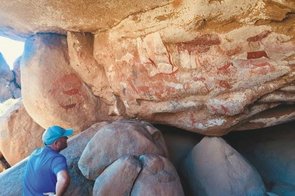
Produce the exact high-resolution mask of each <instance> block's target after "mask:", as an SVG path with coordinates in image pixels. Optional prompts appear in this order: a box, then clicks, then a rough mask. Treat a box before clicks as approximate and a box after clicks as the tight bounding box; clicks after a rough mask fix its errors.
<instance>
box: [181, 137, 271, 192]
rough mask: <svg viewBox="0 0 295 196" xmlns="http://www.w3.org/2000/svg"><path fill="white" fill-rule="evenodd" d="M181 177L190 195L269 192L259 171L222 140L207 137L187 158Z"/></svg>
mask: <svg viewBox="0 0 295 196" xmlns="http://www.w3.org/2000/svg"><path fill="white" fill-rule="evenodd" d="M182 175H183V176H184V178H183V179H184V180H185V182H183V183H184V184H187V185H189V187H188V188H189V190H188V191H189V193H190V194H189V195H245V196H246V195H257V196H258V195H259V196H262V195H264V194H265V191H266V190H265V187H264V184H263V182H262V179H261V177H260V175H259V174H258V172H257V171H256V170H255V169H254V168H253V167H252V166H251V165H250V164H249V163H248V162H247V161H246V160H245V159H244V158H243V157H242V156H241V155H240V154H239V153H238V152H237V151H236V150H234V149H233V148H232V147H231V146H229V145H228V144H227V143H226V142H225V141H224V140H223V139H222V138H216V137H213V138H209V137H204V138H203V139H202V140H201V142H200V143H199V144H197V145H196V146H195V147H194V148H193V149H192V151H191V152H190V153H189V154H188V156H187V157H186V158H185V160H184V162H183V165H182ZM186 194H188V193H186Z"/></svg>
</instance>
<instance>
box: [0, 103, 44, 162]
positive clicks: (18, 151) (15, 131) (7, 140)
mask: <svg viewBox="0 0 295 196" xmlns="http://www.w3.org/2000/svg"><path fill="white" fill-rule="evenodd" d="M43 131H44V128H42V127H41V126H40V125H38V124H37V123H36V122H34V120H33V119H32V118H31V117H30V116H29V114H28V113H27V112H26V110H25V108H24V106H23V103H22V100H21V99H18V100H17V101H16V102H15V103H14V104H12V105H11V106H10V107H9V108H8V109H7V110H6V112H4V114H2V115H1V117H0V135H1V137H0V151H1V152H2V154H3V156H4V157H5V159H6V160H7V162H8V163H9V164H10V165H14V164H16V163H17V162H19V161H21V160H22V159H24V158H25V157H27V156H28V155H29V154H30V153H31V152H32V151H33V150H34V149H35V148H37V147H41V146H42V140H41V137H42V133H43Z"/></svg>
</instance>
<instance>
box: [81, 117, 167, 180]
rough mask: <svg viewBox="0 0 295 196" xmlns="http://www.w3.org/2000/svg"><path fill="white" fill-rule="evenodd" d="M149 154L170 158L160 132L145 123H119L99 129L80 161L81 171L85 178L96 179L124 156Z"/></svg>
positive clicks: (126, 121) (125, 121)
mask: <svg viewBox="0 0 295 196" xmlns="http://www.w3.org/2000/svg"><path fill="white" fill-rule="evenodd" d="M149 153H151V154H158V155H162V156H166V157H167V156H168V152H167V149H166V144H165V141H164V138H163V136H162V134H161V132H160V131H159V130H158V129H156V128H155V127H153V126H152V125H151V124H149V123H146V122H143V121H131V120H120V121H115V122H113V123H110V124H108V125H106V126H104V127H102V128H101V129H100V130H98V132H97V133H96V134H95V136H94V137H93V138H92V139H91V140H90V141H89V143H88V144H87V146H86V147H85V149H84V151H83V153H82V155H81V158H80V160H79V168H80V170H81V172H82V173H83V175H84V176H85V177H87V178H88V179H92V180H95V179H96V178H97V177H98V176H99V175H100V174H101V173H102V172H103V170H104V169H105V168H106V167H107V166H108V165H110V164H111V163H113V162H114V161H116V160H117V159H119V158H120V157H121V156H127V155H134V156H139V155H142V154H149Z"/></svg>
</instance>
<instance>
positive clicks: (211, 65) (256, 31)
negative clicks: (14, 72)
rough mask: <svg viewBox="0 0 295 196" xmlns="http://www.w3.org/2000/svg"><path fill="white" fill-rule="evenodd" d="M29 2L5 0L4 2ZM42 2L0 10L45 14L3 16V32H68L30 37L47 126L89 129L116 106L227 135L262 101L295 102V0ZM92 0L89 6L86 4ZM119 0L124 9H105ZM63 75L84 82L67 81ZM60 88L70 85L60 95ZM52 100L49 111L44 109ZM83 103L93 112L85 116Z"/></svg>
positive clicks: (41, 119)
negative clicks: (63, 34) (289, 0)
mask: <svg viewBox="0 0 295 196" xmlns="http://www.w3.org/2000/svg"><path fill="white" fill-rule="evenodd" d="M121 3H122V2H121ZM31 4H32V3H31V2H30V1H28V0H27V1H24V2H22V3H18V4H17V5H16V4H15V2H14V1H12V2H11V3H7V2H6V3H5V2H4V3H3V9H4V8H7V10H12V9H16V8H15V7H22V6H24V5H31ZM131 4H132V5H131ZM12 5H13V6H15V7H13V6H12ZM41 5H43V3H37V4H36V3H34V4H32V5H31V9H29V11H26V12H19V13H13V14H9V13H8V12H7V10H4V11H3V13H1V15H0V18H1V17H2V18H4V19H5V18H6V17H11V15H13V16H14V17H13V18H14V19H17V20H19V21H22V20H23V16H24V15H26V14H28V13H30V12H34V14H35V15H36V16H37V15H38V16H39V17H35V18H32V17H30V19H27V21H26V22H27V23H26V24H27V26H26V25H24V24H23V23H19V22H18V23H11V20H3V21H2V22H0V29H1V25H2V26H3V25H4V26H5V28H2V32H3V33H18V35H19V36H28V35H31V34H32V32H60V33H62V32H63V33H65V34H67V40H65V38H61V37H62V36H61V37H60V40H62V41H54V42H52V43H46V41H45V40H50V39H52V40H53V39H57V37H58V36H54V35H51V36H52V38H50V37H51V36H49V35H38V36H35V37H32V38H29V39H28V41H27V47H26V48H27V49H26V50H28V51H27V52H26V53H27V55H25V57H24V59H25V64H26V65H27V67H28V65H30V64H33V65H30V66H31V67H35V68H36V69H34V73H35V74H34V76H35V75H36V76H35V78H42V81H43V82H44V83H46V82H47V83H48V84H50V85H49V88H46V87H44V85H43V86H42V85H40V86H42V87H38V88H32V89H34V90H31V91H34V93H33V92H30V94H31V96H34V97H38V100H39V101H38V102H37V101H34V104H33V103H27V101H26V100H28V99H29V98H24V104H25V107H26V108H27V110H28V112H29V113H30V115H32V117H33V118H34V119H35V120H36V122H38V123H39V124H41V125H42V126H48V124H52V123H53V122H54V123H55V124H60V125H63V126H66V127H68V126H70V125H71V124H74V125H75V127H76V128H77V129H80V130H81V129H83V128H86V127H88V126H90V125H91V124H92V123H94V122H98V121H103V120H108V119H113V118H115V117H113V116H116V118H118V117H124V118H138V119H143V120H145V121H149V122H155V123H162V124H168V125H172V126H176V127H179V128H182V129H185V130H189V131H194V132H199V133H201V134H205V135H223V134H225V133H227V132H229V131H231V130H233V129H236V128H238V127H239V125H240V123H243V122H247V121H248V119H249V118H250V117H251V116H253V115H255V114H258V113H260V112H262V111H265V110H268V109H271V108H273V107H275V106H278V105H280V104H281V103H286V102H287V103H289V104H293V105H294V100H295V98H294V97H295V95H294V94H295V93H294V91H293V90H292V88H294V80H295V73H294V64H295V59H294V56H295V41H294V40H295V39H294V35H295V28H294V25H293V24H294V21H295V17H294V10H295V5H294V3H291V2H285V1H284V2H276V3H273V1H263V0H251V1H246V0H240V1H236V2H231V1H200V2H199V1H198V2H196V1H194V0H185V1H172V2H155V1H150V2H149V3H142V2H139V1H132V3H130V2H128V3H127V2H124V3H122V4H120V1H119V2H112V3H108V6H105V2H100V1H99V2H95V3H93V4H92V3H91V6H90V2H86V3H85V5H84V4H83V5H84V6H80V2H78V1H72V2H71V4H68V3H61V2H57V1H52V2H50V3H48V5H47V6H50V7H51V8H52V10H51V9H50V11H48V13H47V15H46V14H45V13H46V12H42V9H43V8H42V6H41ZM40 6H41V7H40ZM76 6H77V7H76ZM37 7H38V10H35V9H36V8H37ZM86 7H87V8H89V9H90V10H88V11H89V12H86V13H85V12H84V11H82V10H84V9H85V8H86ZM114 7H116V9H115V10H116V14H114V13H113V12H110V13H111V14H110V13H109V11H108V13H106V12H107V10H108V9H109V8H114ZM120 8H121V9H120ZM119 9H120V10H119ZM90 12H91V13H92V14H91V15H90V14H89V13H90ZM82 13H83V14H82ZM73 14H74V15H73ZM111 15H112V16H111ZM90 16H91V17H92V20H89V17H90ZM56 17H61V18H63V19H64V20H56ZM71 17H73V18H71ZM70 18H71V19H70ZM77 18H79V20H78V21H77ZM98 18H99V20H98ZM104 19H105V20H104ZM86 21H87V22H86ZM4 26H3V27H4ZM7 27H11V29H13V30H11V29H10V28H7ZM12 27H13V28H12ZM25 27H26V28H25ZM9 29H10V30H9ZM74 32H75V33H74ZM76 32H78V33H76ZM79 32H80V33H79ZM85 32H86V33H85ZM92 34H93V36H94V37H93V36H92ZM35 38H36V40H35V41H33V40H34V39H35ZM58 39H59V38H58ZM40 40H43V41H40ZM66 41H67V42H68V43H67V44H66V43H65V42H66ZM41 43H42V44H41ZM38 44H39V46H37V45H38ZM53 45H55V46H54V47H53ZM66 45H68V47H67V46H66ZM51 46H52V47H51ZM42 48H43V49H44V50H43V49H42ZM29 51H30V52H29ZM32 51H33V52H32ZM68 51H69V53H68ZM67 53H68V54H67ZM61 54H63V55H61ZM28 56H30V57H29V58H30V60H29V58H28ZM37 56H39V57H37ZM33 57H34V58H33ZM40 57H42V60H40V61H38V60H39V58H40ZM32 59H36V61H35V62H34V63H32V62H33V61H34V60H32ZM48 59H50V62H49V60H48ZM52 61H53V62H55V63H51V62H52ZM53 64H54V65H53ZM57 64H58V66H57ZM69 65H71V66H69ZM45 67H46V69H47V70H51V71H46V70H45ZM48 67H50V69H49V68H48ZM53 67H54V68H53ZM25 69H26V70H27V71H26V73H24V74H23V75H26V76H25V77H26V78H28V73H29V71H28V70H29V69H28V68H25ZM37 70H38V71H37ZM30 71H32V72H33V68H32V69H31V70H30ZM53 72H59V74H52V73H53ZM30 73H31V72H30ZM44 76H47V77H44ZM39 80H40V79H39ZM68 80H71V82H69V81H68ZM24 81H27V83H29V84H25V85H26V86H27V87H26V89H28V86H31V85H32V84H33V82H29V81H28V79H24ZM37 81H38V80H34V82H35V83H36V82H37ZM45 81H46V82H45ZM58 82H60V83H58ZM65 82H66V83H71V85H72V86H73V85H74V86H76V87H73V88H71V89H64V88H65V87H60V86H63V85H61V84H62V83H65ZM74 83H75V84H74ZM52 85H53V86H55V87H54V89H50V88H52V87H51V86H52ZM47 86H48V85H47ZM77 86H82V87H81V91H80V90H77V89H80V88H79V87H77ZM67 88H68V87H67ZM58 89H59V90H58ZM60 89H63V90H60ZM290 89H291V90H290ZM60 91H64V92H66V93H67V95H66V96H61V95H64V94H63V93H61V94H59V95H60V96H56V94H58V92H60ZM24 92H26V90H24ZM69 93H70V95H69ZM75 93H77V94H75ZM37 94H39V96H36V95H37ZM53 94H55V96H54V95H53ZM26 96H27V95H26ZM26 96H25V97H26ZM47 97H49V98H47ZM57 97H58V98H57ZM60 97H63V98H60ZM43 99H47V100H48V101H47V102H46V104H45V103H44V102H42V101H40V100H43ZM61 99H62V100H61ZM32 100H33V99H32ZM54 102H58V103H54ZM82 102H83V104H82ZM44 104H45V105H46V107H45V108H52V109H47V110H51V111H47V112H44V111H42V109H43V110H46V109H45V108H44V107H43V105H44ZM82 105H83V106H82ZM61 107H63V108H61ZM77 109H79V110H80V112H82V114H83V116H87V118H85V119H80V121H79V120H77V115H76V114H77ZM33 111H34V112H33ZM38 111H42V113H41V114H40V113H38ZM97 111H99V112H97ZM65 112H67V113H68V114H67V115H61V114H64V113H65ZM97 113H99V114H97ZM42 114H44V115H42ZM34 115H35V116H34ZM80 116H81V115H80ZM46 117H47V118H46ZM51 117H52V118H51ZM53 118H54V119H55V120H54V119H53ZM45 119H47V120H45ZM290 119H294V117H290ZM274 123H275V122H274Z"/></svg>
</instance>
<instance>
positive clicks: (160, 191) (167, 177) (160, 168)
mask: <svg viewBox="0 0 295 196" xmlns="http://www.w3.org/2000/svg"><path fill="white" fill-rule="evenodd" d="M139 159H140V160H141V162H142V165H143V169H142V171H141V172H140V174H139V176H138V178H137V179H136V181H135V183H134V186H133V188H132V192H131V196H137V195H142V196H149V195H158V196H166V195H171V196H184V193H183V189H182V186H181V183H180V180H179V177H178V174H177V172H176V170H175V168H174V166H173V165H172V164H171V163H170V161H169V160H168V159H167V158H165V157H162V156H159V155H155V154H148V155H142V156H140V158H139Z"/></svg>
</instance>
